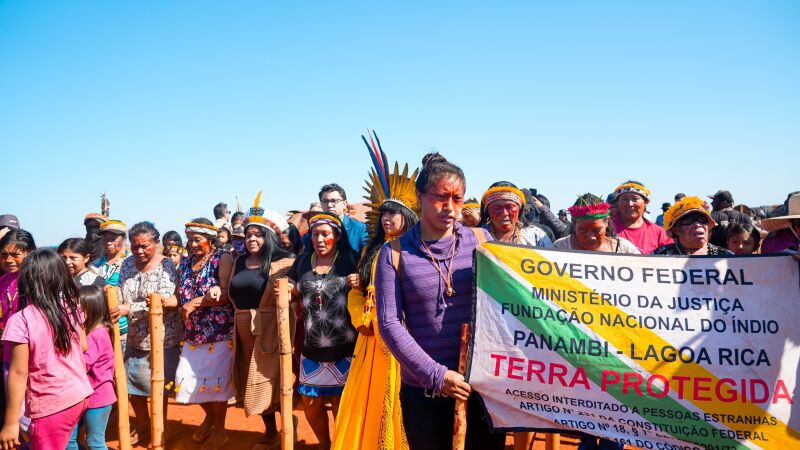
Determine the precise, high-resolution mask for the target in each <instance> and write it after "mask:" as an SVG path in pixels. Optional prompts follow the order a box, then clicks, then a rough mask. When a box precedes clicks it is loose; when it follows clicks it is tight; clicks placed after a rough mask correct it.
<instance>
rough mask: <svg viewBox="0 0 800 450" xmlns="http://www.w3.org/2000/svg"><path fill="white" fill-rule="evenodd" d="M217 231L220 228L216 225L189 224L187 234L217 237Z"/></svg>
mask: <svg viewBox="0 0 800 450" xmlns="http://www.w3.org/2000/svg"><path fill="white" fill-rule="evenodd" d="M217 230H218V228H217V227H215V226H214V225H206V224H204V223H197V222H189V223H187V224H186V234H189V233H197V234H206V235H209V236H213V237H217Z"/></svg>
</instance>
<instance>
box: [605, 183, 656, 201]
mask: <svg viewBox="0 0 800 450" xmlns="http://www.w3.org/2000/svg"><path fill="white" fill-rule="evenodd" d="M625 192H633V193H634V194H639V195H641V196H642V197H644V200H645V202H646V203H650V190H649V189H647V188H646V187H644V186H643V185H641V184H639V183H625V184H621V185H619V186H617V188H616V189H614V198H617V197H619V195H620V194H624V193H625Z"/></svg>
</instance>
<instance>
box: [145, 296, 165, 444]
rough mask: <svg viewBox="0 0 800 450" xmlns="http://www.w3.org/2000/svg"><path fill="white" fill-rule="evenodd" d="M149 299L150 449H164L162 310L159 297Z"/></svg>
mask: <svg viewBox="0 0 800 450" xmlns="http://www.w3.org/2000/svg"><path fill="white" fill-rule="evenodd" d="M147 296H148V297H149V298H150V411H151V413H150V415H151V419H150V440H151V444H150V448H152V449H153V450H159V449H163V448H164V308H163V307H162V305H161V296H160V295H158V294H154V293H150V294H147Z"/></svg>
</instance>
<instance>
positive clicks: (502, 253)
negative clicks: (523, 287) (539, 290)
mask: <svg viewBox="0 0 800 450" xmlns="http://www.w3.org/2000/svg"><path fill="white" fill-rule="evenodd" d="M484 249H485V250H488V251H489V252H490V253H492V254H493V255H494V256H495V257H497V258H498V259H500V260H501V261H502V262H503V263H504V264H506V265H507V266H508V267H510V268H511V269H512V270H514V271H515V272H516V273H517V274H519V276H521V277H522V278H524V279H525V280H527V281H528V282H529V283H531V284H532V285H533V286H536V287H541V286H545V285H547V286H548V287H552V288H555V289H568V290H572V291H575V292H591V291H592V289H591V288H589V287H588V286H586V285H585V284H583V283H582V282H580V281H578V280H576V279H574V278H571V277H570V276H569V275H568V274H567V273H565V274H564V275H563V276H560V275H558V274H557V273H555V271H554V272H553V273H552V274H551V275H547V276H543V275H540V274H539V273H538V272H536V273H533V274H530V273H526V272H523V271H522V264H521V263H522V260H523V256H522V255H523V253H524V254H526V255H530V254H534V255H536V257H537V258H539V259H540V260H543V261H549V262H552V261H550V260H549V259H547V258H545V257H543V256H542V255H541V254H540V253H539V252H537V251H535V250H533V249H529V248H526V249H522V248H519V247H514V246H510V245H497V244H489V245H484ZM529 258H530V257H529V256H527V257H526V258H524V259H529ZM581 308H582V311H589V312H591V313H592V314H593V315H594V316H595V317H597V316H598V315H599V314H613V315H620V317H622V318H623V319H624V318H625V317H627V316H628V314H626V313H625V311H623V310H621V309H619V308H617V307H615V306H611V305H590V304H587V303H584V304H581ZM583 326H585V327H587V328H589V329H591V330H592V331H594V332H595V333H597V334H598V335H600V336H601V337H602V338H603V339H605V340H606V341H608V343H609V344H611V345H613V346H615V347H616V348H618V349H620V350H623V349H628V348H630V346H631V344H635V343H642V342H646V343H648V344H651V345H654V346H659V347H663V346H667V345H671V344H670V343H669V342H667V341H665V340H664V339H662V338H661V336H659V335H658V334H656V333H654V332H652V331H650V330H648V329H646V328H635V329H633V328H627V327H625V328H613V329H612V328H610V327H607V326H599V325H597V321H595V322H593V323H592V324H591V325H589V324H583ZM601 332H605V333H603V334H601ZM635 362H636V363H637V364H639V365H640V366H641V367H642V368H643V369H645V370H647V371H648V372H650V373H651V374H653V373H658V374H660V375H664V376H666V377H669V378H670V379H672V378H673V377H675V376H684V377H691V378H710V379H711V386H715V385H716V384H717V382H718V381H719V378H718V377H716V376H715V375H714V374H713V373H711V372H710V371H709V370H708V369H706V368H705V367H703V366H701V365H700V364H695V363H689V364H686V363H682V362H680V360H678V361H675V362H667V361H653V360H645V361H640V360H637V361H635ZM737 381H738V380H737ZM773 387H774V386H770V389H772V388H773ZM670 390H671V391H674V389H670ZM687 392H689V394H691V389H690V388H686V387H685V388H684V396H683V399H684V400H687V401H689V402H691V403H692V404H694V405H695V406H697V407H698V408H699V409H700V410H702V411H705V412H707V413H709V414H730V415H736V416H741V415H749V416H755V417H764V418H766V419H767V420H766V421H767V422H771V421H772V420H773V416H772V415H771V414H769V413H768V412H766V411H765V410H763V409H762V408H760V407H758V406H756V404H754V403H742V402H740V401H738V400H737V401H736V402H731V403H724V402H719V401H712V402H705V401H697V400H693V399H692V398H691V395H686V393H687ZM712 392H713V387H712ZM632 395H636V394H635V393H634V394H632ZM774 420H775V422H776V424H775V425H762V424H744V423H742V424H736V426H735V429H736V430H742V431H750V432H756V431H758V432H762V433H764V434H765V435H766V436H767V437H768V439H769V441H756V443H757V445H759V446H760V447H762V448H765V449H768V448H775V449H778V448H780V449H782V450H787V449H790V448H796V447H794V446H796V445H797V443H798V438H797V437H794V436H792V434H790V433H793V434H794V435H795V436H796V435H797V432H796V431H794V430H792V429H790V428H789V426H788V425H786V424H785V423H783V422H781V421H780V420H778V418H774ZM721 425H723V426H727V427H730V426H728V425H726V424H724V423H722V424H721Z"/></svg>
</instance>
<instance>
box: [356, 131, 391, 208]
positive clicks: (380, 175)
mask: <svg viewBox="0 0 800 450" xmlns="http://www.w3.org/2000/svg"><path fill="white" fill-rule="evenodd" d="M361 139H362V140H363V141H364V145H366V146H367V151H369V156H370V158H372V166H373V167H374V168H375V172H376V173H377V174H378V181H380V183H381V188H383V195H384V197H387V198H388V196H389V192H388V191H389V189H388V187H387V186H388V184H387V183H386V180H385V176H384V173H383V170H382V169H381V165H380V163H379V162H378V159H377V155H376V153H375V150H374V149H373V148H372V146H370V145H369V142H367V138H366V137H364V135H363V134H362V135H361Z"/></svg>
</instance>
